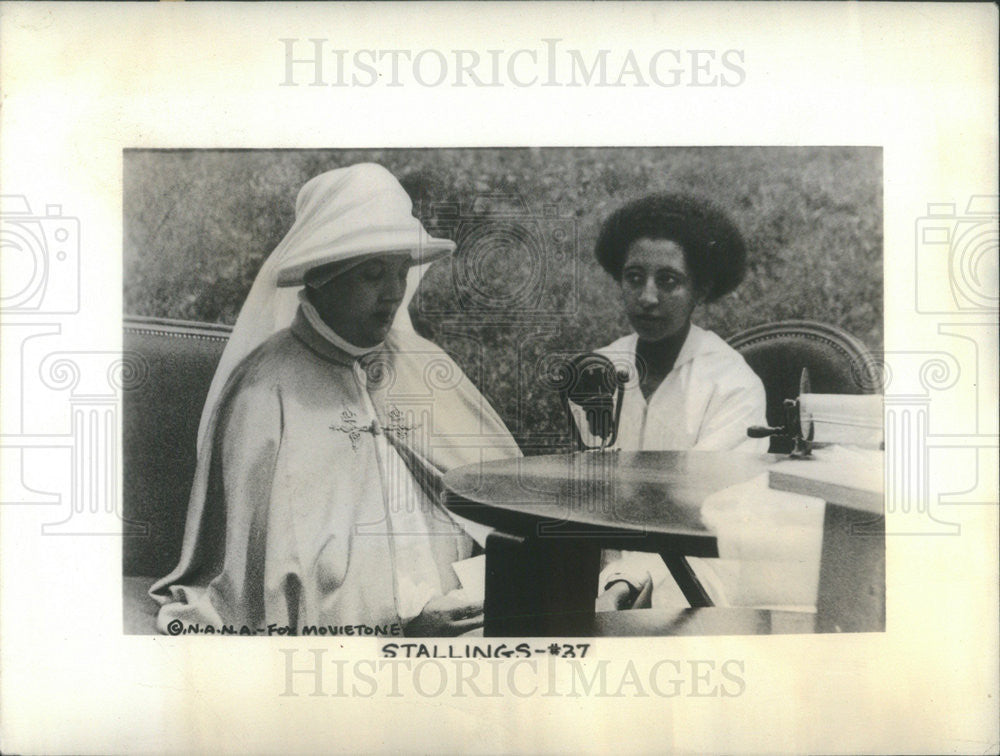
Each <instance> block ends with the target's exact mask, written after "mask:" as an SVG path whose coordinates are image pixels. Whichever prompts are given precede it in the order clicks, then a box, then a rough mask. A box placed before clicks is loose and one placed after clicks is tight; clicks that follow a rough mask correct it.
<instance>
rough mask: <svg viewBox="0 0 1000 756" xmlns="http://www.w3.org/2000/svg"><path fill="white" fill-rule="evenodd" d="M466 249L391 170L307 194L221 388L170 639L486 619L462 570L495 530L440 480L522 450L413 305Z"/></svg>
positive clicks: (169, 581) (259, 287)
mask: <svg viewBox="0 0 1000 756" xmlns="http://www.w3.org/2000/svg"><path fill="white" fill-rule="evenodd" d="M453 249H454V244H453V243H452V242H451V241H449V240H446V239H436V238H433V237H431V236H429V235H428V234H427V233H426V231H425V230H424V228H423V226H422V225H421V224H420V222H419V221H418V220H417V219H416V218H414V217H413V215H412V204H411V201H410V199H409V197H408V196H407V194H406V192H405V191H404V190H403V188H402V187H401V186H400V185H399V183H398V181H396V179H395V178H394V177H393V176H392V175H391V174H390V173H389V172H388V171H386V170H385V169H384V168H382V167H381V166H377V165H373V164H361V165H355V166H350V167H348V168H342V169H338V170H333V171H329V172H327V173H324V174H322V175H320V176H317V177H316V178H314V179H312V180H310V181H309V182H308V183H307V184H306V185H305V186H304V187H303V188H302V190H301V191H300V192H299V195H298V199H297V202H296V218H295V223H294V225H293V226H292V228H291V229H290V230H289V232H288V234H287V235H286V236H285V238H284V239H283V240H282V241H281V243H280V244H279V245H278V247H277V248H276V249H275V250H274V252H273V253H272V254H271V255H270V257H269V258H268V259H267V261H266V262H265V263H264V265H263V266H262V268H261V270H260V273H259V274H258V276H257V279H256V280H255V282H254V284H253V287H252V288H251V291H250V294H249V296H248V298H247V300H246V303H245V304H244V306H243V308H242V310H241V312H240V315H239V318H238V319H237V322H236V326H235V327H234V330H233V334H232V336H231V338H230V341H229V344H228V345H227V347H226V350H225V352H224V353H223V356H222V359H221V361H220V364H219V366H218V369H217V371H216V374H215V377H214V379H213V381H212V386H211V389H210V391H209V395H208V399H207V400H206V403H205V409H204V411H203V414H202V421H201V427H200V429H199V434H198V465H197V469H196V473H195V479H194V483H193V486H192V492H191V499H190V504H189V509H188V518H187V525H186V530H185V537H184V544H183V549H182V554H181V559H180V563H179V564H178V566H177V568H176V569H175V570H174V571H173V572H172V573H171V574H170V575H168V576H166V577H165V578H163V579H162V580H160V581H158V582H157V583H156V584H155V585H154V586H153V587H152V589H151V590H150V594H151V595H152V596H153V597H154V598H155V599H156V600H157V601H158V602H159V603H160V605H161V608H160V611H159V614H158V617H157V625H158V628H159V629H160V630H161V631H165V632H171V631H176V629H177V628H179V627H184V626H185V625H188V624H192V623H198V624H201V625H204V626H212V627H221V626H226V625H228V626H235V625H238V626H240V627H241V628H242V627H246V628H248V629H249V630H250V631H253V630H254V629H255V628H256V627H261V626H266V625H268V624H277V625H280V626H287V627H289V628H291V630H292V631H293V632H302V630H303V628H308V627H310V626H312V627H317V626H318V627H334V628H344V627H348V626H350V627H358V628H365V630H363V632H366V633H367V632H370V633H372V634H376V633H386V634H400V633H402V632H406V633H407V634H435V635H444V634H449V633H457V632H464V631H466V630H469V629H473V628H475V627H476V625H477V624H478V623H479V622H481V597H469V596H465V595H464V594H463V593H462V591H461V590H460V589H459V583H458V580H457V576H456V573H455V571H454V570H453V569H452V564H453V563H455V562H457V561H461V560H462V559H464V558H468V557H469V556H470V554H471V553H472V550H473V545H474V544H473V540H472V537H470V534H472V536H478V537H480V538H481V537H482V531H481V530H480V531H477V530H476V529H475V527H474V526H472V525H471V523H466V522H464V521H460V520H458V519H457V518H455V517H453V516H452V515H450V514H449V513H447V512H446V511H445V510H444V508H443V507H442V506H441V504H440V501H438V498H439V493H440V476H441V474H442V473H443V472H444V471H446V470H448V469H450V468H452V467H455V466H459V465H464V464H471V463H474V462H479V461H482V460H487V459H497V458H506V457H512V456H517V455H519V454H520V452H519V450H518V448H517V445H516V443H515V442H514V440H513V438H512V437H511V436H510V434H509V432H508V431H507V429H506V427H505V426H504V425H503V423H502V421H501V420H500V418H499V417H498V416H497V414H496V413H495V412H494V410H493V409H492V407H490V405H489V403H488V402H486V400H485V399H484V398H483V397H482V395H481V394H480V393H479V391H478V390H477V389H476V388H475V386H473V385H472V383H471V382H470V381H469V380H468V378H467V377H466V376H465V375H464V374H463V373H462V371H461V370H460V369H459V367H458V366H457V365H456V364H455V363H454V362H453V361H452V360H451V359H450V358H449V357H448V356H447V355H446V354H445V353H444V352H443V351H442V350H441V349H440V348H438V347H437V346H435V345H434V344H432V343H430V342H428V341H426V340H424V339H422V338H420V337H419V336H417V335H416V333H415V332H414V331H413V328H412V325H411V324H410V322H409V317H408V315H407V313H406V307H405V302H404V299H405V300H406V301H408V300H409V297H410V296H412V293H413V290H414V289H415V286H416V283H417V282H418V281H419V275H420V272H421V270H422V268H423V267H425V266H426V265H428V264H429V263H431V262H433V261H434V260H436V259H438V258H440V257H442V256H445V255H447V254H449V253H450V252H452V251H453ZM404 282H405V283H404ZM404 292H405V294H404ZM399 310H402V312H399ZM359 632H362V631H361V630H359Z"/></svg>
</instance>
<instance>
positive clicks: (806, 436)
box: [747, 368, 813, 459]
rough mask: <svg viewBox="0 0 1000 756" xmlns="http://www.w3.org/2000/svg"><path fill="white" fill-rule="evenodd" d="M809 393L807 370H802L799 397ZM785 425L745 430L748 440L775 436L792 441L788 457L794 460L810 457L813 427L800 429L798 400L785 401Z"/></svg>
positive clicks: (752, 427) (759, 426)
mask: <svg viewBox="0 0 1000 756" xmlns="http://www.w3.org/2000/svg"><path fill="white" fill-rule="evenodd" d="M808 393H810V390H809V370H808V368H802V374H801V375H800V376H799V396H802V395H803V394H808ZM784 410H785V424H784V425H781V426H778V427H770V426H766V425H751V426H750V427H749V428H747V435H748V436H749V437H750V438H767V437H769V436H777V437H779V438H787V439H790V440H791V441H792V451H791V454H790V455H789V456H790V457H793V458H795V459H802V458H805V457H809V456H811V455H812V450H813V427H812V423H807V425H808V426H809V427H808V428H803V427H802V413H801V412H800V405H799V400H798V399H785V402H784Z"/></svg>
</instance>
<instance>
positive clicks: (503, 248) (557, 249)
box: [415, 194, 579, 317]
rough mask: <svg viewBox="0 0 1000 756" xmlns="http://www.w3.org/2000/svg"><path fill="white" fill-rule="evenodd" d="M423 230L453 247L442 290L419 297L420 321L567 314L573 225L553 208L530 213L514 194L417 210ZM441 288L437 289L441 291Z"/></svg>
mask: <svg viewBox="0 0 1000 756" xmlns="http://www.w3.org/2000/svg"><path fill="white" fill-rule="evenodd" d="M419 210H420V212H418V214H419V215H420V217H421V218H423V220H424V223H425V225H426V226H427V227H428V230H430V231H431V233H433V234H434V235H435V236H441V237H446V238H449V239H451V240H453V241H454V242H455V244H456V245H457V250H456V253H455V254H454V255H452V256H451V257H449V258H447V260H446V262H445V263H444V264H445V265H447V266H448V267H449V269H448V271H447V274H446V281H447V284H446V288H447V291H437V292H428V291H418V292H417V295H416V302H415V304H416V307H417V311H418V312H419V313H420V314H421V315H434V316H442V315H478V316H486V315H491V316H495V315H503V316H516V317H517V316H523V315H528V316H537V315H548V316H552V315H569V314H573V313H575V312H576V309H577V301H578V293H579V265H578V255H577V254H576V251H577V226H576V219H575V218H574V217H573V216H567V215H561V214H560V213H559V209H558V207H556V206H555V205H545V206H544V207H543V208H542V209H541V212H534V211H532V210H531V208H530V207H529V205H528V203H527V202H526V201H525V199H524V197H522V196H521V195H519V194H495V195H481V196H479V197H476V198H475V200H473V202H472V203H471V204H469V205H464V204H462V203H457V202H436V203H430V204H429V205H428V206H426V207H424V208H420V209H419ZM439 288H440V287H439Z"/></svg>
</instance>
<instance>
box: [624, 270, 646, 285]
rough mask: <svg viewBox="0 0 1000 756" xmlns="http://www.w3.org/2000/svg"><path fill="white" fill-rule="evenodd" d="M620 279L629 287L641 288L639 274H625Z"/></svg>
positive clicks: (640, 276)
mask: <svg viewBox="0 0 1000 756" xmlns="http://www.w3.org/2000/svg"><path fill="white" fill-rule="evenodd" d="M622 278H623V280H624V281H625V283H627V284H628V285H629V286H642V274H641V273H635V272H630V273H626V274H625V275H624V276H622Z"/></svg>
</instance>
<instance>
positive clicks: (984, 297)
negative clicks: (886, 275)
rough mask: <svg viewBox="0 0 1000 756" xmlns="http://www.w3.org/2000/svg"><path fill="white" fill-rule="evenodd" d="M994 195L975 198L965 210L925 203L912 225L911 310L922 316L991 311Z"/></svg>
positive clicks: (999, 238) (997, 246) (999, 246)
mask: <svg viewBox="0 0 1000 756" xmlns="http://www.w3.org/2000/svg"><path fill="white" fill-rule="evenodd" d="M998 201H1000V197H996V196H988V195H976V196H973V197H971V198H970V199H969V203H968V205H967V206H966V208H965V212H964V213H962V214H960V213H958V212H957V208H956V205H955V204H954V203H931V204H928V206H927V215H926V216H924V217H923V218H918V219H917V226H916V310H917V312H920V313H926V314H944V313H968V314H979V313H996V312H997V311H998V303H1000V299H998V293H997V257H998V254H1000V226H998V211H997V205H998Z"/></svg>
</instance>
